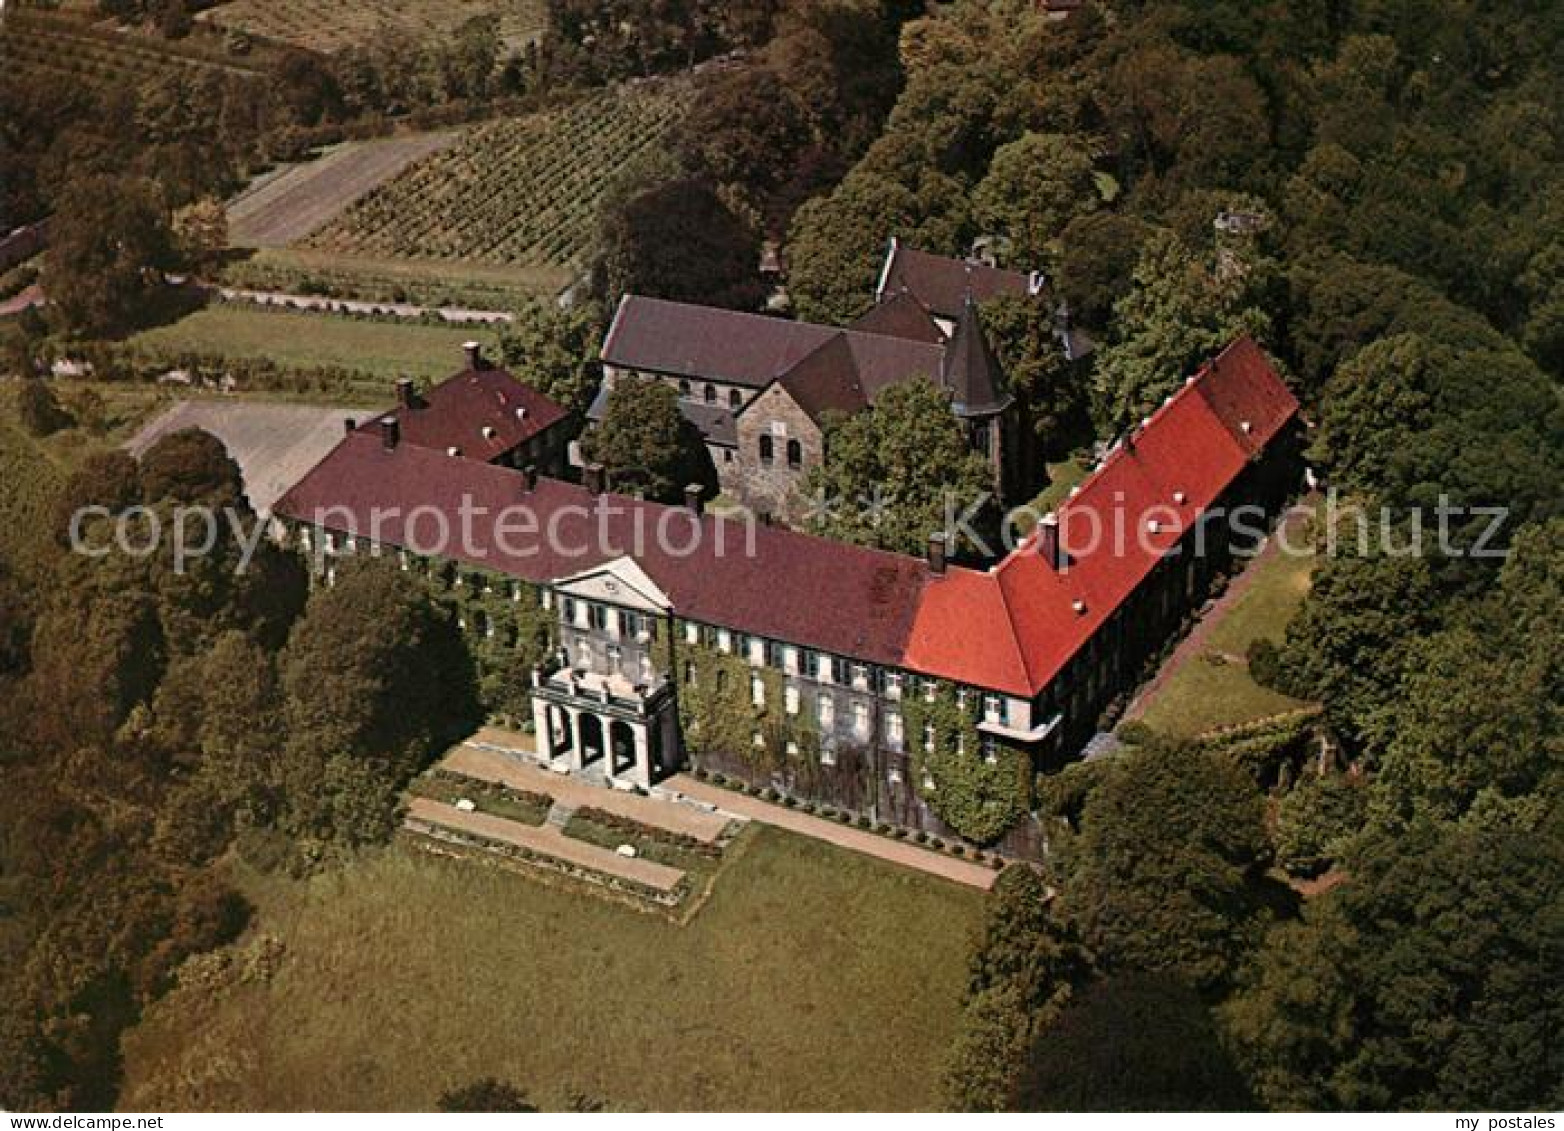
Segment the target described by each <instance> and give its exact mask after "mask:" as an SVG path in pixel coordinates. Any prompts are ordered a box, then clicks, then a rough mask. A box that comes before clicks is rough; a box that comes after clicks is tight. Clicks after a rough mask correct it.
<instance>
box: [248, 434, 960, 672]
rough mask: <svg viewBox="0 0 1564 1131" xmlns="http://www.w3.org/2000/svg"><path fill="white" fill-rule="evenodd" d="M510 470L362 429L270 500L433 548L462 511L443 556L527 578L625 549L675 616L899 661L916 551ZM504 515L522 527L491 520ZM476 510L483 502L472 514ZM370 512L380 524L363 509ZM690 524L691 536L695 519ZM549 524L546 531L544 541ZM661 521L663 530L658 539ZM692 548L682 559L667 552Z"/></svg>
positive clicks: (920, 573)
mask: <svg viewBox="0 0 1564 1131" xmlns="http://www.w3.org/2000/svg"><path fill="white" fill-rule="evenodd" d="M525 483H526V480H525V477H524V476H523V475H522V474H521V473H520V472H516V471H512V470H511V469H509V468H505V467H498V466H495V465H492V464H482V463H477V462H475V461H473V460H468V459H461V458H457V457H452V456H447V455H444V454H442V453H439V452H436V451H432V450H430V449H427V448H419V447H411V446H409V445H406V444H402V445H399V446H398V447H397V448H396V449H395V450H391V451H388V450H386V449H385V447H384V445H383V444H382V442H381V439H380V437H379V436H377V435H375V434H373V433H372V432H371V431H369V430H360V431H359V432H356V433H353V434H351V435H349V436H347V437H345V438H344V439H343V441H342V442H341V443H340V444H338V445H337V447H336V448H335V449H334V450H333V451H332V453H331V454H330V455H329V456H327V457H326V458H325V459H324V460H323V461H322V462H321V463H320V464H319V465H317V466H316V467H315V469H314V470H313V471H311V472H310V473H309V474H308V475H306V476H305V477H304V479H303V480H301V481H300V482H299V483H298V484H296V485H295V486H294V487H293V488H292V489H291V490H290V491H289V492H288V493H287V494H286V495H284V496H283V497H282V499H280V500H279V501H278V502H277V504H276V507H275V513H277V514H279V515H283V516H285V517H288V518H293V519H295V520H297V521H300V522H306V523H311V524H313V525H318V526H323V527H325V528H327V529H331V530H337V531H340V532H342V533H346V534H352V535H355V536H359V537H366V538H370V539H372V540H374V541H377V542H380V543H383V544H387V545H392V546H400V547H406V548H408V549H412V550H415V551H419V552H424V553H429V552H433V551H434V549H435V547H434V545H433V544H432V543H433V541H434V539H435V537H436V533H437V528H438V521H439V520H438V519H437V518H436V517H435V516H436V515H444V516H446V525H447V527H448V529H449V530H450V531H451V532H452V536H453V539H454V541H455V542H457V543H459V542H460V537H459V533H460V530H461V523H460V515H461V514H462V510H463V508H464V507H465V508H466V509H467V511H468V513H469V514H470V515H471V516H472V517H471V519H470V520H469V526H470V528H471V529H472V532H473V537H472V542H471V545H469V546H465V547H464V546H461V545H457V544H450V545H447V546H446V547H445V551H444V552H443V553H442V554H441V556H443V557H447V558H451V559H453V560H456V561H460V562H465V563H467V564H469V565H475V566H483V567H486V568H489V569H493V570H498V571H500V572H503V573H507V574H510V575H512V576H515V577H520V578H523V579H525V580H527V581H531V582H534V583H543V582H549V581H553V580H556V579H558V578H562V577H568V576H570V575H572V574H575V573H579V572H581V571H582V570H586V569H590V568H592V567H593V566H596V565H600V564H602V563H603V562H606V561H610V560H612V559H614V558H617V557H621V556H623V555H626V554H628V555H630V556H631V557H633V558H635V560H636V561H637V562H638V563H639V564H640V566H641V568H642V569H644V570H645V571H646V573H647V575H648V576H650V577H651V578H652V580H653V581H655V582H656V583H657V584H658V585H659V586H660V587H661V588H662V589H663V591H664V592H665V593H666V594H667V595H668V597H669V599H670V600H671V601H672V602H673V605H674V607H675V608H676V609H677V610H678V613H679V615H680V616H682V617H688V618H691V619H693V620H697V621H703V622H706V623H710V624H715V625H721V626H723V627H726V628H731V629H734V630H737V631H740V632H748V633H753V634H755V635H759V636H766V637H770V638H772V639H776V640H785V641H788V642H791V643H794V644H799V645H803V646H805V647H811V648H819V649H822V650H824V651H828V652H833V653H837V654H840V655H845V656H850V657H853V658H854V659H859V660H864V661H866V662H869V663H876V664H888V665H895V664H897V663H899V662H900V660H901V654H902V650H903V647H904V646H905V643H906V640H907V635H908V633H909V631H910V630H911V627H912V619H913V616H914V615H915V613H916V610H917V607H918V600H919V595H920V593H921V592H922V589H923V585H924V583H925V582H926V581H927V579H928V576H929V575H928V566H927V564H926V563H925V562H924V561H923V560H922V559H920V558H912V557H906V556H904V555H900V554H888V553H883V552H880V551H878V550H866V549H862V548H860V547H857V546H849V545H847V544H845V543H841V542H831V541H827V540H825V539H821V538H814V537H810V536H809V535H805V534H797V533H794V532H792V531H789V530H783V529H780V528H774V527H765V526H757V527H755V528H754V552H753V554H750V553H747V552H746V537H747V535H746V527H745V525H744V524H742V523H739V522H736V521H731V520H725V519H721V518H718V517H716V516H713V515H706V516H704V517H702V518H700V519H696V517H695V516H694V514H693V513H692V512H690V511H688V510H685V509H682V508H678V507H668V506H663V505H661V504H658V503H649V502H645V501H642V500H638V499H631V498H627V497H625V496H622V495H612V494H608V495H601V496H593V495H591V494H589V493H588V492H587V491H586V490H585V489H584V488H582V487H578V486H575V485H572V484H568V483H563V482H560V481H558V480H553V479H540V480H538V483H537V487H536V488H535V489H534V490H532V491H530V492H529V491H527V490H526V489H525ZM510 507H524V508H526V510H525V511H516V512H512V513H511V515H510V516H508V518H509V519H514V520H515V521H517V522H521V521H525V519H526V518H527V517H528V516H530V518H531V520H532V521H533V523H534V525H533V526H532V528H531V531H530V533H529V532H527V531H523V530H520V529H519V528H516V529H512V530H511V531H510V532H509V534H507V533H506V532H505V530H503V529H502V527H501V522H500V520H499V517H498V516H500V515H501V514H502V512H505V511H506V509H507V508H510ZM479 508H481V510H480V509H479ZM377 511H378V512H379V514H380V523H379V529H378V531H376V530H375V529H373V524H374V519H373V518H372V516H373V515H374V514H375V513H376V512H377ZM697 521H698V522H699V523H700V524H701V526H702V530H701V536H700V537H699V538H696V537H695V523H696V522H697ZM550 523H553V524H555V526H554V532H555V536H554V537H547V536H546V535H547V533H548V532H549V529H550ZM660 524H661V528H662V529H664V530H665V531H666V532H667V537H666V538H659V537H658V530H659V527H660ZM691 544H693V549H692V551H691V552H690V553H688V554H681V553H679V552H678V551H679V550H681V549H683V548H684V547H686V546H690V545H691Z"/></svg>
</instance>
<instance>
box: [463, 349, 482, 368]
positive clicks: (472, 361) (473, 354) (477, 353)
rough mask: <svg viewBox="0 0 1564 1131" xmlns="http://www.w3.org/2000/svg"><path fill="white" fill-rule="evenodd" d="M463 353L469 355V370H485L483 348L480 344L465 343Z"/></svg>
mask: <svg viewBox="0 0 1564 1131" xmlns="http://www.w3.org/2000/svg"><path fill="white" fill-rule="evenodd" d="M462 352H463V353H464V354H466V355H467V368H468V369H472V370H478V369H482V368H484V362H483V346H482V345H481V344H480V343H478V342H463V343H462Z"/></svg>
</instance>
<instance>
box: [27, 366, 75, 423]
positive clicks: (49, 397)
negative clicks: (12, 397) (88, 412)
mask: <svg viewBox="0 0 1564 1131" xmlns="http://www.w3.org/2000/svg"><path fill="white" fill-rule="evenodd" d="M16 414H17V417H18V418H19V419H20V420H21V422H22V427H23V428H25V429H26V430H27V432H28V434H29V435H31V436H50V435H53V434H54V433H56V432H58V431H59V430H60V429H62V428H69V427H70V425H71V417H70V414H69V413H68V412H66V411H65V409H64V407H63V406H61V404H60V399H59V398H58V397H56V396H55V395H54V390H53V389H51V388H50V387H49V382H48V381H46V380H44V379H43V378H41V377H28V378H25V379H24V380H23V381H22V383H21V386H20V388H18V390H17V393H16Z"/></svg>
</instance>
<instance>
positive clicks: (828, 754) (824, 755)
mask: <svg viewBox="0 0 1564 1131" xmlns="http://www.w3.org/2000/svg"><path fill="white" fill-rule="evenodd" d="M820 764H821V765H822V766H834V765H836V751H835V750H832V749H831V748H830V747H829V746H822V747H821V748H820Z"/></svg>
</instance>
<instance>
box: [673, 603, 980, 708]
mask: <svg viewBox="0 0 1564 1131" xmlns="http://www.w3.org/2000/svg"><path fill="white" fill-rule="evenodd" d="M684 635H685V639H686V640H687V641H688V642H689V643H691V644H703V645H705V646H706V647H708V648H712V649H715V650H716V651H719V652H725V653H730V654H733V655H737V656H741V657H743V658H744V659H745V660H746V661H747V662H748V663H749V664H751V665H752V666H754V667H767V668H773V669H775V670H776V671H780V672H784V673H786V674H787V675H797V676H803V677H804V678H805V679H810V680H814V681H816V682H818V683H836V684H841V685H843V686H847V687H851V688H853V689H854V690H857V691H869V692H873V693H875V694H878V695H882V696H884V697H885V698H887V699H891V700H898V699H900V698H901V697H902V695H903V693H904V690H905V689H906V687H907V684H908V681H913V683H914V685H915V686H917V687H918V688H920V689H921V691H922V693H923V698H924V701H925V702H930V703H932V702H933V701H934V699H935V697H936V696H937V695H938V694H939V686H940V685H939V681H938V680H933V679H927V678H923V677H920V676H907V675H903V673H901V672H898V671H892V670H890V669H888V668H881V667H878V666H876V665H874V664H866V663H862V662H860V661H857V660H847V659H843V658H842V657H840V656H832V655H830V654H828V653H825V652H819V651H816V650H815V649H813V648H800V647H797V646H796V645H793V644H783V643H782V642H781V641H778V640H770V639H765V638H761V637H754V636H749V635H747V634H746V633H742V632H730V631H729V630H728V629H725V628H717V627H716V626H714V625H709V624H703V625H697V624H694V623H692V622H689V621H686V622H685V625H684ZM757 678H758V677H757ZM973 694H974V693H973V692H971V691H968V689H966V688H965V687H958V688H957V689H956V705H957V706H958V707H960V708H961V709H962V710H963V711H965V710H966V709H967V707H968V705H969V704H970V702H971V696H972V695H973ZM982 708H983V719H984V721H986V722H989V723H994V724H997V725H1000V726H1004V725H1006V724H1008V722H1009V721H1010V719H1009V716H1010V710H1009V701H1008V700H1007V699H1006V698H1005V697H1004V696H1003V695H993V694H984V695H983V698H982Z"/></svg>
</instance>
